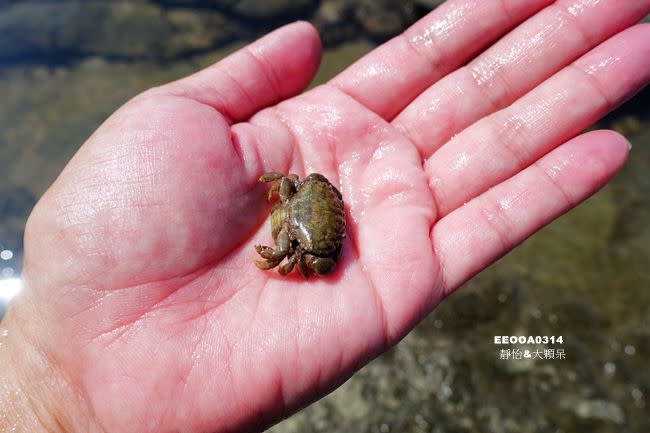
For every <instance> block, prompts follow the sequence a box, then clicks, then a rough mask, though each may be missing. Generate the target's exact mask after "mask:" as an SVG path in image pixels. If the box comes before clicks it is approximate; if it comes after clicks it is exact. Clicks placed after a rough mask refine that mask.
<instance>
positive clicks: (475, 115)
mask: <svg viewBox="0 0 650 433" xmlns="http://www.w3.org/2000/svg"><path fill="white" fill-rule="evenodd" d="M649 11H650V0H641V1H634V2H621V1H619V0H604V1H600V2H585V1H583V0H565V1H559V2H557V3H555V4H553V5H551V6H549V7H547V8H546V9H544V10H543V11H541V12H539V13H538V14H537V15H535V16H534V17H533V18H531V19H530V20H529V21H527V22H526V23H524V24H522V25H521V26H519V27H518V28H517V29H515V30H514V31H513V32H511V33H510V34H508V35H507V36H505V37H504V38H502V39H501V40H500V41H499V42H497V43H496V44H495V45H493V46H492V47H490V48H489V49H488V50H487V51H486V52H485V53H483V54H481V55H480V56H478V57H477V58H476V59H474V60H473V61H472V62H470V63H469V64H468V65H466V66H464V67H462V68H460V69H458V70H457V71H455V72H453V73H451V74H449V75H448V76H446V77H445V78H443V79H442V80H440V81H438V82H437V83H435V84H434V85H432V86H431V87H430V88H429V89H427V90H426V91H424V92H423V93H422V94H421V95H420V96H419V97H418V98H417V99H415V100H414V101H413V102H412V103H411V104H409V106H408V107H406V109H405V110H404V111H403V112H402V113H400V114H399V115H398V116H397V117H396V118H395V119H394V121H393V124H394V125H395V126H397V127H398V128H399V129H401V130H402V131H404V133H405V134H406V135H407V136H408V137H410V138H411V140H412V141H413V142H414V143H415V144H416V146H418V148H419V149H420V151H421V153H422V155H423V157H425V158H426V157H429V156H430V155H431V154H432V153H433V152H434V151H435V150H436V149H438V148H439V147H440V146H441V145H443V144H444V143H445V142H446V141H447V140H449V139H450V138H451V137H452V136H454V135H455V134H457V133H459V132H460V131H462V130H463V129H464V128H465V127H467V126H469V125H471V124H472V123H474V122H475V121H476V120H478V119H480V118H481V117H483V116H486V115H488V114H490V113H493V112H494V111H497V110H499V109H501V108H503V107H505V106H507V105H509V104H511V103H512V102H513V101H515V100H516V99H517V98H519V97H521V96H522V95H524V94H525V93H526V92H528V91H529V90H531V89H532V88H534V87H535V86H536V85H538V84H539V83H541V82H542V81H544V80H545V79H546V78H548V77H549V76H551V75H552V74H554V73H555V72H557V71H558V70H559V69H560V68H562V67H563V66H565V65H567V64H568V63H570V62H572V61H574V60H575V59H576V58H578V57H579V56H580V55H582V54H583V53H585V52H587V51H588V50H589V49H591V48H593V47H594V46H596V45H597V44H599V43H601V42H602V41H604V40H605V39H607V38H608V37H610V36H611V35H613V34H615V33H617V32H619V31H621V30H623V29H625V28H626V27H628V26H630V25H633V24H634V23H635V22H637V21H638V20H639V19H641V18H642V17H643V16H645V14H647V13H648V12H649Z"/></svg>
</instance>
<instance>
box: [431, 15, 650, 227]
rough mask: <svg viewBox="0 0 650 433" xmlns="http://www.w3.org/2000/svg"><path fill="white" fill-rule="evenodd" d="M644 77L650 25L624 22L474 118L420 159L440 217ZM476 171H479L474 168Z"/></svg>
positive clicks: (649, 66) (647, 76)
mask: <svg viewBox="0 0 650 433" xmlns="http://www.w3.org/2000/svg"><path fill="white" fill-rule="evenodd" d="M649 80H650V26H648V25H641V26H636V27H633V28H631V29H628V30H626V31H624V32H622V33H621V34H619V35H617V36H615V37H614V38H612V39H610V40H609V41H607V42H605V43H604V44H602V45H601V46H599V47H597V48H596V49H594V50H593V51H591V52H590V53H588V54H586V55H585V56H583V57H582V58H581V59H579V60H578V61H576V62H575V63H573V64H571V65H570V66H568V67H566V68H565V69H563V70H562V71H560V72H558V73H557V74H556V75H554V76H553V77H552V78H550V79H549V80H547V81H545V82H544V83H543V84H541V85H540V86H538V87H537V88H535V89H534V90H533V91H531V92H530V93H528V94H527V95H526V96H524V97H523V98H521V99H519V100H518V101H517V102H515V103H514V104H512V105H511V106H509V107H508V108H506V109H504V110H501V111H498V112H496V113H495V114H493V115H491V116H489V117H486V118H483V119H481V120H480V121H478V122H476V123H474V124H473V125H472V126H470V127H469V128H467V129H466V130H465V131H463V132H462V133H460V134H459V135H457V136H455V137H454V138H452V139H451V140H450V141H449V142H447V143H446V144H445V145H444V146H443V147H442V148H440V149H439V150H438V151H437V152H435V153H434V154H433V155H432V156H431V158H429V160H428V161H427V162H426V164H425V170H426V171H427V173H429V175H430V186H431V188H432V191H433V194H434V196H435V198H436V203H437V205H438V212H439V215H438V216H439V217H440V216H444V215H446V214H447V213H449V212H451V211H452V210H453V209H456V208H457V207H458V206H460V205H461V204H462V203H465V202H467V201H469V200H471V199H472V198H474V197H476V196H477V195H479V194H480V193H482V192H484V191H486V190H488V189H489V188H490V187H492V186H494V185H496V184H498V183H499V182H502V181H503V180H505V179H507V178H509V177H510V176H512V175H514V174H515V173H517V172H518V171H520V170H522V169H523V168H525V167H527V166H528V165H530V164H531V163H533V162H534V161H536V160H537V159H538V158H539V157H540V156H542V155H544V154H546V153H548V152H549V151H550V150H552V149H553V148H554V147H555V146H556V145H557V144H558V143H561V142H563V141H565V140H567V139H568V138H570V137H572V136H573V135H575V134H577V133H579V132H580V131H582V130H584V129H585V128H587V127H588V126H589V125H591V124H592V123H593V122H594V121H596V120H597V119H598V118H600V117H601V116H603V115H604V114H605V113H607V112H608V111H610V110H611V109H613V108H614V107H616V106H617V105H619V104H620V103H622V102H623V101H624V100H625V99H627V98H628V97H629V96H631V95H632V94H633V93H635V92H637V91H638V90H639V89H640V88H642V87H643V86H644V85H645V84H646V83H647V82H648V81H649ZM479 174H480V175H479Z"/></svg>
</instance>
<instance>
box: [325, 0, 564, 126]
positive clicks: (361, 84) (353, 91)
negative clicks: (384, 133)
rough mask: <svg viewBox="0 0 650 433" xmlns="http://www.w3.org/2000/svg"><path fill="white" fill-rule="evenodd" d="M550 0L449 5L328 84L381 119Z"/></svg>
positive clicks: (455, 0) (472, 0)
mask: <svg viewBox="0 0 650 433" xmlns="http://www.w3.org/2000/svg"><path fill="white" fill-rule="evenodd" d="M549 3H552V1H550V0H528V1H525V2H522V1H520V0H487V1H486V0H481V1H479V0H450V1H448V2H446V3H444V4H443V5H441V6H439V7H438V8H436V9H435V10H434V11H433V12H431V13H430V14H429V15H427V16H426V17H425V18H423V19H422V20H420V21H419V22H417V23H416V24H414V25H413V26H412V27H411V28H410V29H408V30H406V31H405V32H404V33H403V34H402V35H400V36H398V37H396V38H394V39H393V40H391V41H389V42H388V43H386V44H384V45H382V46H381V47H379V48H377V49H375V50H374V51H373V52H372V53H370V54H368V55H367V56H366V57H364V58H362V59H361V60H359V61H358V62H356V63H355V64H353V65H352V66H351V67H350V68H348V69H347V70H345V71H344V72H342V73H341V74H340V75H339V76H337V77H336V78H334V79H333V80H332V81H331V84H332V85H333V86H335V87H337V88H339V89H340V90H342V91H343V92H345V93H347V94H348V95H350V96H352V97H353V98H355V99H356V100H357V101H359V102H360V103H361V104H362V105H364V106H365V107H367V108H369V109H370V110H372V111H374V112H375V113H377V114H378V115H380V116H381V117H383V118H384V119H388V120H390V119H392V118H393V117H394V116H395V115H396V114H397V113H399V112H400V111H402V109H403V108H404V107H405V106H406V105H407V104H408V103H409V102H411V101H412V100H413V99H414V98H415V97H416V96H417V95H419V94H420V93H421V92H422V91H423V90H425V89H426V88H427V87H428V86H430V85H431V84H432V83H434V82H435V81H437V80H438V79H440V78H441V77H443V76H444V75H445V74H447V73H448V72H449V71H452V70H454V69H456V68H457V67H458V66H460V65H462V64H463V63H465V62H466V61H467V59H469V58H471V56H472V55H474V54H476V53H477V52H479V51H480V50H481V49H482V48H483V47H485V46H487V45H488V44H489V43H490V42H492V41H493V40H494V39H496V38H498V37H499V36H501V35H502V34H504V33H505V32H507V31H508V30H510V29H511V28H512V27H514V26H516V25H517V24H519V22H521V21H523V20H524V19H526V18H527V17H529V16H531V15H532V14H534V13H535V12H537V11H538V10H539V9H541V8H542V7H544V6H546V5H548V4H549Z"/></svg>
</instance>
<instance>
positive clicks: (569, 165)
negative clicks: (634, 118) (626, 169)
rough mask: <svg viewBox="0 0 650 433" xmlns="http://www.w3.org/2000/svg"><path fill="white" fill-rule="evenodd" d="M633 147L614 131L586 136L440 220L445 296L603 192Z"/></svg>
mask: <svg viewBox="0 0 650 433" xmlns="http://www.w3.org/2000/svg"><path fill="white" fill-rule="evenodd" d="M628 146H629V143H628V142H627V141H626V140H625V139H624V138H623V137H622V136H620V135H618V134H616V133H614V132H611V131H595V132H590V133H587V134H584V135H582V136H579V137H577V138H575V139H573V140H571V141H569V142H568V143H566V144H564V145H563V146H561V147H559V148H558V149H555V150H554V151H553V152H551V153H550V154H548V155H546V156H545V157H544V158H542V159H540V160H539V161H538V162H536V163H535V164H533V165H531V166H530V167H528V168H527V169H525V170H524V171H522V172H521V173H519V174H517V175H516V176H514V177H512V178H510V179H508V180H507V181H505V182H503V183H501V184H499V185H497V186H495V187H494V188H492V189H491V190H489V191H487V192H485V193H483V194H482V195H480V196H479V197H476V198H475V199H473V200H472V201H470V202H469V203H467V205H465V206H462V207H460V208H458V209H457V210H455V211H454V212H452V213H450V214H449V215H447V216H446V217H444V218H443V219H442V220H440V221H439V222H438V223H437V224H436V225H435V226H434V228H433V230H432V232H431V239H432V242H433V246H434V248H435V249H436V251H437V252H438V254H439V257H440V263H441V268H442V269H441V272H442V274H443V277H444V282H445V291H446V293H447V294H448V293H450V292H451V291H453V290H454V289H455V288H456V287H458V286H459V285H460V284H462V283H463V282H464V281H465V280H467V279H468V278H470V277H471V276H472V275H474V274H476V273H477V272H479V271H480V270H481V269H483V268H485V267H486V266H487V265H489V264H490V263H492V262H493V261H495V260H496V259H498V258H499V257H501V256H503V255H504V254H505V253H507V252H508V251H509V250H511V249H512V248H513V247H515V246H516V245H518V244H520V243H521V242H523V241H524V240H525V239H526V238H527V237H528V236H530V235H532V234H533V233H535V232H536V231H537V230H539V229H540V228H542V227H543V226H544V225H546V224H548V223H549V222H551V221H552V220H553V219H555V218H557V217H558V216H560V215H562V214H563V213H564V212H566V211H567V210H569V209H570V208H572V207H573V206H575V205H577V204H578V203H580V202H581V201H583V200H585V199H586V198H587V197H589V196H590V195H591V194H593V193H594V192H595V191H596V190H598V189H599V188H600V187H601V186H603V185H604V184H605V183H606V182H607V181H608V180H609V179H610V178H611V177H612V176H613V175H614V174H615V173H616V172H617V171H618V169H619V168H620V167H621V166H622V165H623V162H624V160H625V158H626V156H627V153H628V150H629V147H628Z"/></svg>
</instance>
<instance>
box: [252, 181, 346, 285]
mask: <svg viewBox="0 0 650 433" xmlns="http://www.w3.org/2000/svg"><path fill="white" fill-rule="evenodd" d="M259 182H260V183H266V182H273V185H272V186H271V188H270V190H269V193H268V199H269V201H271V200H272V199H273V196H274V194H275V193H277V194H278V196H279V200H278V201H276V202H275V204H274V205H273V208H272V209H271V233H272V235H273V240H274V241H275V244H276V246H277V247H276V248H271V247H267V246H263V245H255V251H257V252H258V254H259V255H260V256H262V257H263V258H264V260H255V265H257V267H258V268H260V269H265V270H266V269H272V268H274V267H276V266H278V265H279V264H280V262H282V260H283V259H284V258H285V257H286V258H287V262H286V263H284V264H283V265H281V266H280V267H279V268H278V272H279V273H280V274H281V275H286V274H288V273H289V272H291V270H292V269H293V267H294V266H295V265H298V270H299V271H300V273H301V274H302V276H303V277H305V278H307V276H308V275H309V274H310V273H313V274H315V275H326V274H328V273H330V272H332V270H334V268H335V267H336V263H337V260H338V256H339V253H340V252H341V244H342V242H343V238H345V212H344V210H343V197H342V196H341V193H340V192H339V191H338V190H337V189H336V188H335V187H334V185H332V184H331V183H330V181H329V180H327V178H326V177H325V176H323V175H322V174H318V173H312V174H310V175H309V176H307V177H306V178H305V179H304V180H303V181H300V180H299V179H298V175H296V174H289V175H288V176H285V175H283V174H282V173H276V172H269V173H265V174H264V175H262V176H261V177H260V178H259Z"/></svg>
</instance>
